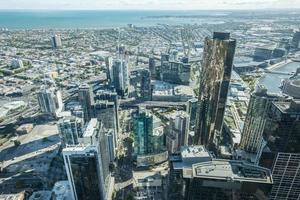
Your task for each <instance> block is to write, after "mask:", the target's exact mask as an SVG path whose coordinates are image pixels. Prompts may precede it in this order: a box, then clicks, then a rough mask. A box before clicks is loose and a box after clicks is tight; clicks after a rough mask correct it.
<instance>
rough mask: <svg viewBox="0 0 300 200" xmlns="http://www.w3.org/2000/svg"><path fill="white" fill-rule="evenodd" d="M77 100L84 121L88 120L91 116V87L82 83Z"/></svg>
mask: <svg viewBox="0 0 300 200" xmlns="http://www.w3.org/2000/svg"><path fill="white" fill-rule="evenodd" d="M78 100H79V103H80V105H81V107H82V110H83V114H84V121H85V122H89V121H90V119H91V118H92V117H93V109H92V106H93V105H94V94H93V90H92V87H90V86H89V85H88V84H82V85H80V86H79V90H78Z"/></svg>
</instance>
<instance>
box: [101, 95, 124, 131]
mask: <svg viewBox="0 0 300 200" xmlns="http://www.w3.org/2000/svg"><path fill="white" fill-rule="evenodd" d="M96 99H97V100H100V101H105V100H107V101H109V102H113V103H114V104H115V106H114V108H115V111H114V116H115V121H116V126H117V127H116V129H117V135H118V133H119V127H120V125H119V123H120V122H119V111H118V110H119V97H118V94H117V93H116V92H111V91H106V90H98V91H97V94H96Z"/></svg>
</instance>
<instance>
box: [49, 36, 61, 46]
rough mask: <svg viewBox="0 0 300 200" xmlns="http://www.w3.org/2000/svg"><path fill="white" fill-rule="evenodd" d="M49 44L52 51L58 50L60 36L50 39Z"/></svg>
mask: <svg viewBox="0 0 300 200" xmlns="http://www.w3.org/2000/svg"><path fill="white" fill-rule="evenodd" d="M51 44H52V48H53V49H58V48H61V47H62V43H61V38H60V35H54V36H52V38H51Z"/></svg>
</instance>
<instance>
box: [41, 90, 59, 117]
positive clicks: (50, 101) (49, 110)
mask: <svg viewBox="0 0 300 200" xmlns="http://www.w3.org/2000/svg"><path fill="white" fill-rule="evenodd" d="M37 97H38V102H39V106H40V109H41V111H42V112H43V113H44V114H48V115H52V116H54V117H56V116H57V115H58V113H60V112H61V111H62V109H63V102H62V97H61V93H60V91H59V90H56V88H54V87H51V88H48V87H46V86H42V87H41V90H40V91H39V92H38V93H37Z"/></svg>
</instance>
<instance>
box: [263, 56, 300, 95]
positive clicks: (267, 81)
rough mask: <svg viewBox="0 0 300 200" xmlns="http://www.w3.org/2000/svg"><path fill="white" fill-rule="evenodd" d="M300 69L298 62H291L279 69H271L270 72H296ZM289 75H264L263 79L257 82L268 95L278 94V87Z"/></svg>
mask: <svg viewBox="0 0 300 200" xmlns="http://www.w3.org/2000/svg"><path fill="white" fill-rule="evenodd" d="M299 67H300V62H291V63H287V64H284V65H282V66H280V67H277V68H275V69H273V70H272V71H279V72H285V73H287V72H296V69H297V68H299ZM289 77H290V75H285V74H272V73H266V74H265V76H264V77H262V78H261V79H260V80H259V84H261V85H264V86H265V87H266V88H267V89H268V91H269V92H270V93H280V92H281V90H280V88H279V87H280V85H281V81H282V80H283V79H286V78H289Z"/></svg>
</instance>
